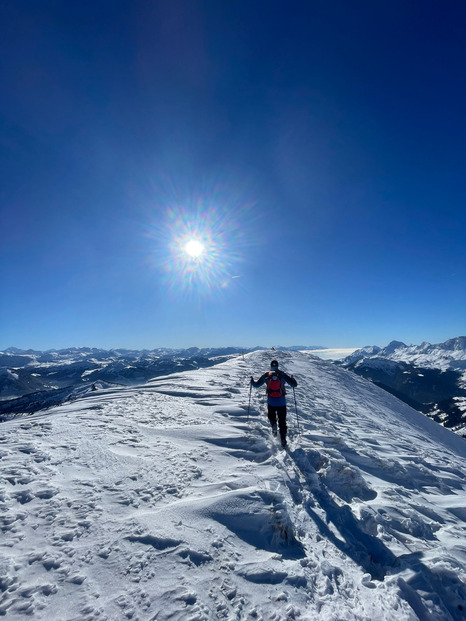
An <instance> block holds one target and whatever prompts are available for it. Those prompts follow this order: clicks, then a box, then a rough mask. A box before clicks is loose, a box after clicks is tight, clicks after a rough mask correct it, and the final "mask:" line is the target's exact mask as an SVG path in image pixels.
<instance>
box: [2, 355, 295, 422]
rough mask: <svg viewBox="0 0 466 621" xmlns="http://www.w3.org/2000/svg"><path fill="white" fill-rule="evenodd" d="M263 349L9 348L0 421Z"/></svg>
mask: <svg viewBox="0 0 466 621" xmlns="http://www.w3.org/2000/svg"><path fill="white" fill-rule="evenodd" d="M261 349H262V350H263V349H264V348H263V347H255V348H253V349H249V350H248V349H246V348H240V347H217V348H204V349H199V348H198V347H190V348H188V349H162V348H159V349H154V350H143V351H138V350H127V349H115V350H105V349H96V348H90V347H80V348H76V347H74V348H69V349H63V350H50V351H46V352H42V351H35V350H20V349H17V348H9V349H7V350H5V351H4V352H0V420H1V419H2V418H4V417H5V416H7V415H13V414H20V413H31V412H36V411H38V410H40V409H44V408H47V407H51V406H53V405H58V404H60V403H63V402H64V401H66V400H73V399H75V398H77V397H79V396H81V395H82V393H83V392H86V390H87V391H90V390H93V389H95V387H108V386H111V385H123V386H131V385H135V384H143V383H144V382H146V381H148V380H150V379H152V378H154V377H158V376H160V375H167V374H169V373H173V372H176V371H184V370H188V369H197V368H200V367H206V366H211V365H213V364H218V363H219V362H222V361H224V360H227V359H228V358H230V357H232V356H238V355H241V354H244V353H247V352H248V351H256V350H261ZM285 349H286V348H285ZM290 349H291V350H294V349H296V348H295V347H291V348H290Z"/></svg>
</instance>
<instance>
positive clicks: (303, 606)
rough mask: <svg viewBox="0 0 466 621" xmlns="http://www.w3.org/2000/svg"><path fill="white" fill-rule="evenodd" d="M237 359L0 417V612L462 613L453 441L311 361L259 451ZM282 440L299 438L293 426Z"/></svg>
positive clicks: (460, 513) (260, 434) (295, 367)
mask: <svg viewBox="0 0 466 621" xmlns="http://www.w3.org/2000/svg"><path fill="white" fill-rule="evenodd" d="M270 355H271V354H270V353H267V352H264V353H259V352H258V353H254V354H250V355H248V356H246V357H245V359H244V360H242V359H238V358H237V359H232V360H229V361H227V362H225V363H222V364H219V365H217V366H215V367H210V368H206V369H200V370H197V371H191V372H183V373H178V374H174V375H170V376H166V377H161V378H157V379H155V380H153V381H151V382H150V383H149V384H147V385H144V386H142V387H139V388H135V387H133V388H121V389H113V390H105V391H101V392H94V393H92V394H91V395H89V396H88V397H86V398H85V399H83V400H81V401H77V402H74V403H72V404H67V405H62V406H60V407H57V408H54V409H52V410H50V411H49V412H48V413H46V414H45V413H44V414H41V415H40V414H35V415H34V416H31V417H29V418H28V419H26V420H24V419H23V420H12V421H9V422H6V423H3V424H2V425H1V426H0V457H1V465H2V474H3V478H2V480H1V483H0V511H1V513H0V516H1V518H0V531H1V534H2V536H1V539H0V553H1V560H0V592H1V595H0V614H6V613H8V618H9V619H12V620H15V619H22V618H23V616H24V615H26V614H28V615H33V618H35V619H44V620H45V619H51V618H54V619H55V618H56V619H67V620H71V619H76V620H77V619H80V620H83V619H89V620H90V619H102V620H103V619H121V618H137V619H157V621H160V620H168V619H180V620H181V619H183V620H184V619H197V620H201V619H205V620H210V619H212V620H213V619H263V620H264V621H265V620H267V621H268V620H270V619H275V620H285V619H298V618H299V619H316V618H319V619H323V620H324V621H330V620H335V619H345V620H366V621H369V620H371V621H372V620H374V619H377V620H386V621H388V620H392V619H393V618H396V619H397V620H399V621H402V620H413V619H430V620H431V619H433V620H438V621H440V620H441V621H445V620H448V619H453V620H455V621H456V620H459V619H463V618H464V609H465V606H466V586H465V584H466V582H465V581H466V545H465V543H464V542H465V535H466V525H465V520H466V513H465V506H466V489H465V488H466V486H465V480H466V443H465V442H464V440H462V439H461V438H459V437H458V436H456V435H455V434H453V433H451V432H449V431H448V430H446V429H444V428H442V427H441V426H439V425H437V424H435V423H433V422H432V421H430V420H429V419H427V418H426V417H424V416H423V415H421V414H419V413H418V412H416V411H414V410H412V409H411V408H409V407H408V406H406V405H405V404H403V403H401V402H400V401H398V400H397V399H396V398H394V397H392V396H391V395H388V394H387V393H386V392H384V391H382V390H380V389H378V388H377V387H376V386H374V385H373V384H371V383H370V382H367V381H366V380H363V379H361V378H359V377H358V376H356V375H354V374H352V373H349V372H348V371H346V370H344V369H341V368H338V367H336V366H334V365H332V364H331V363H327V362H324V361H321V360H318V359H315V358H313V357H312V356H310V355H306V354H300V353H297V352H296V353H295V352H293V353H290V352H273V357H276V358H278V359H279V360H280V363H281V364H282V366H284V368H285V369H286V370H287V371H288V372H290V373H293V374H294V375H295V376H296V378H297V379H298V382H299V386H298V388H297V390H296V399H297V404H298V413H299V419H297V417H296V413H295V410H294V400H293V393H292V392H291V393H290V394H289V424H290V427H291V432H290V433H291V435H292V439H291V446H290V450H289V451H288V452H283V451H281V450H278V448H277V446H276V443H275V441H274V440H272V438H271V436H270V431H269V428H268V424H267V422H266V417H265V414H264V411H263V409H264V404H263V401H264V397H263V392H262V390H258V391H254V392H253V393H252V398H251V406H250V408H249V415H248V403H249V384H248V380H249V376H250V375H251V374H252V375H254V376H255V377H256V378H257V376H258V375H259V374H260V373H261V372H263V370H265V369H266V368H267V367H268V364H269V362H270ZM298 423H299V428H300V429H301V435H299V434H298V426H297V424H298Z"/></svg>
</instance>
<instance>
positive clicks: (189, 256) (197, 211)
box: [149, 197, 253, 297]
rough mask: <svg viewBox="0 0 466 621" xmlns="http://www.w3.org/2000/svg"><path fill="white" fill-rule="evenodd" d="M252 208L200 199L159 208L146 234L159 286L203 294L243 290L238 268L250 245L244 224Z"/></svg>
mask: <svg viewBox="0 0 466 621" xmlns="http://www.w3.org/2000/svg"><path fill="white" fill-rule="evenodd" d="M222 203H223V204H222ZM252 209H253V205H251V204H236V203H233V204H232V203H231V202H230V203H228V202H226V201H225V200H224V201H218V202H217V201H214V200H213V199H211V200H207V199H206V198H200V197H199V198H197V199H193V198H191V199H190V200H188V201H186V203H185V204H180V203H179V202H178V203H177V204H175V205H173V203H172V206H170V207H166V208H165V210H164V211H162V212H159V215H158V218H157V220H156V221H155V222H154V223H153V226H152V228H151V230H150V231H149V235H150V237H151V239H152V240H153V252H152V265H153V267H154V268H155V269H156V270H157V273H158V275H159V278H161V279H162V283H161V284H162V287H163V289H162V290H163V291H165V292H168V291H170V292H171V293H172V294H174V295H180V294H182V295H183V296H184V295H185V294H187V295H191V294H193V295H195V296H196V297H204V296H209V295H211V294H215V293H216V294H219V295H220V294H223V293H225V292H226V291H229V290H232V289H233V288H234V289H238V288H241V287H242V281H241V279H240V278H239V277H240V275H241V271H242V270H241V267H240V266H241V264H242V263H243V262H244V260H245V254H246V247H247V246H249V245H250V244H248V243H247V242H246V238H247V234H246V231H247V230H248V229H247V227H246V226H245V224H244V223H245V222H247V223H248V224H250V223H251V221H252V220H253V218H252V214H251V211H252Z"/></svg>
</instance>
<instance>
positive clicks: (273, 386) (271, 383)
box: [267, 371, 286, 398]
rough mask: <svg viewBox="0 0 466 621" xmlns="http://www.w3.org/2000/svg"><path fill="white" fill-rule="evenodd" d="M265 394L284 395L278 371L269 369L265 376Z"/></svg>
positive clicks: (283, 386)
mask: <svg viewBox="0 0 466 621" xmlns="http://www.w3.org/2000/svg"><path fill="white" fill-rule="evenodd" d="M267 395H268V396H269V397H274V398H277V397H284V396H285V395H286V390H285V383H284V381H283V378H282V374H281V373H280V371H269V375H268V377H267Z"/></svg>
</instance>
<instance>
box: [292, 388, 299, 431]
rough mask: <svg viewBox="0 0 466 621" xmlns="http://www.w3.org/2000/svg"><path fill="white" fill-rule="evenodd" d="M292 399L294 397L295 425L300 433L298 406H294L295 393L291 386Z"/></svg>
mask: <svg viewBox="0 0 466 621" xmlns="http://www.w3.org/2000/svg"><path fill="white" fill-rule="evenodd" d="M293 397H294V409H295V411H296V425H297V427H298V433H301V427H300V426H299V416H298V406H297V404H296V393H295V391H294V386H293Z"/></svg>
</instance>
